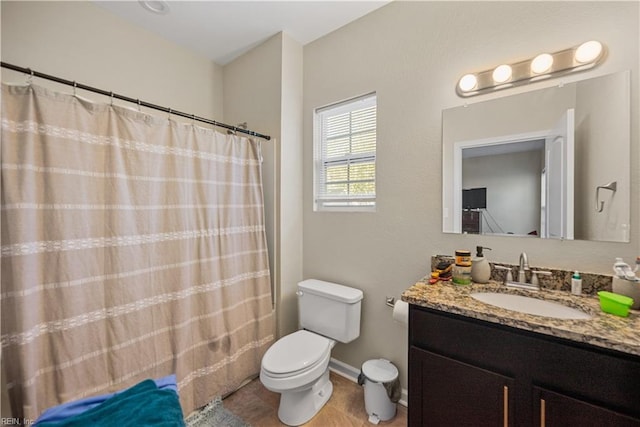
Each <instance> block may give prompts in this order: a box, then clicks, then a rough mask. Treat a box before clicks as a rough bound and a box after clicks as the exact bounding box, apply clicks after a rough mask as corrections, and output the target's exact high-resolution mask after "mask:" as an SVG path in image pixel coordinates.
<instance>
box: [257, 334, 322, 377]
mask: <svg viewBox="0 0 640 427" xmlns="http://www.w3.org/2000/svg"><path fill="white" fill-rule="evenodd" d="M331 347H332V340H330V339H328V338H325V337H323V336H321V335H317V334H314V333H313V332H309V331H306V330H300V331H297V332H294V333H292V334H289V335H287V336H284V337H282V338H280V339H279V340H278V341H276V342H275V343H274V344H273V345H272V346H271V347H270V348H269V349H268V350H267V352H266V353H265V355H264V357H263V358H262V369H263V370H264V371H265V373H267V374H268V375H269V376H270V377H273V378H283V377H290V376H294V375H298V374H301V373H303V372H305V371H308V370H311V369H313V368H314V367H315V366H316V365H318V364H319V363H321V362H323V361H325V359H327V356H329V354H330V353H331Z"/></svg>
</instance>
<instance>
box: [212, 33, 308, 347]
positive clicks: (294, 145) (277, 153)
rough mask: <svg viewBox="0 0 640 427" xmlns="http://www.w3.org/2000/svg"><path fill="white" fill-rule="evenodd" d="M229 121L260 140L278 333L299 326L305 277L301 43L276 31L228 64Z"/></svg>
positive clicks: (225, 76) (226, 119)
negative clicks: (258, 133) (243, 124)
mask: <svg viewBox="0 0 640 427" xmlns="http://www.w3.org/2000/svg"><path fill="white" fill-rule="evenodd" d="M224 86H225V93H224V112H225V121H226V122H228V123H237V122H239V121H248V122H249V127H251V128H254V129H261V130H262V131H263V132H265V133H267V134H269V135H271V136H272V137H273V139H272V140H271V141H269V142H264V143H263V144H262V147H263V154H264V159H265V161H264V164H263V176H264V184H265V187H264V191H265V210H266V221H267V225H268V228H267V239H268V241H269V251H270V254H269V256H270V263H271V270H272V278H273V283H274V286H275V296H276V297H275V304H276V307H277V326H278V334H279V335H285V334H287V333H289V332H292V331H293V330H295V329H296V328H297V304H296V298H295V290H296V284H297V283H298V282H299V281H300V280H301V279H302V204H301V203H300V200H301V199H302V143H301V141H302V117H301V116H302V46H301V45H300V44H299V43H298V42H296V41H295V40H294V39H292V38H291V37H290V36H288V35H287V34H285V33H280V34H277V35H275V36H273V37H271V38H270V39H269V40H267V41H266V42H264V43H263V44H261V45H260V46H258V47H256V48H254V49H252V50H251V51H249V52H247V53H246V54H244V55H242V56H241V57H239V58H237V59H236V60H234V61H232V62H231V63H229V64H227V65H225V66H224Z"/></svg>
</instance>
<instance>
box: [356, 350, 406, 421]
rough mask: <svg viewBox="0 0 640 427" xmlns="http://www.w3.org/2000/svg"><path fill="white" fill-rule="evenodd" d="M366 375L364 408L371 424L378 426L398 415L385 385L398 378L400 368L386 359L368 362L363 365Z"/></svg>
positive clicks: (363, 371) (363, 372)
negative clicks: (381, 422)
mask: <svg viewBox="0 0 640 427" xmlns="http://www.w3.org/2000/svg"><path fill="white" fill-rule="evenodd" d="M362 374H363V375H364V407H365V409H366V411H367V415H369V422H370V423H372V424H378V423H379V422H380V421H387V420H390V419H391V418H393V417H394V416H395V415H396V403H394V402H392V401H391V399H389V396H388V395H387V389H386V388H385V387H384V385H383V383H389V382H392V381H395V380H396V379H397V378H398V368H396V367H395V366H394V365H393V364H392V363H391V362H389V361H388V360H386V359H373V360H367V361H366V362H364V364H363V365H362Z"/></svg>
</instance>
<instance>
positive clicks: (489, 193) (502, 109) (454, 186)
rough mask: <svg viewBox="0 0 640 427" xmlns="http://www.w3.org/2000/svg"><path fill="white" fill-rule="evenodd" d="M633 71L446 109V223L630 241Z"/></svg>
mask: <svg viewBox="0 0 640 427" xmlns="http://www.w3.org/2000/svg"><path fill="white" fill-rule="evenodd" d="M630 129H631V113H630V72H629V71H623V72H619V73H615V74H610V75H606V76H602V77H595V78H591V79H587V80H582V81H578V82H574V83H569V84H563V85H560V86H556V87H550V88H546V89H540V90H535V91H530V92H525V93H520V94H516V95H512V96H507V97H503V98H497V99H492V100H489V101H485V102H479V103H476V104H471V105H466V106H462V107H455V108H451V109H448V110H444V111H443V113H442V156H443V164H442V171H443V172H442V173H443V176H442V183H443V188H442V206H443V210H442V231H443V232H445V233H470V234H483V235H509V236H520V237H534V238H535V237H537V238H555V239H567V240H571V239H578V240H594V241H610V242H628V241H629V225H630V224H629V222H630V190H631V189H630V182H631V179H630V168H631V159H630V152H631V149H630Z"/></svg>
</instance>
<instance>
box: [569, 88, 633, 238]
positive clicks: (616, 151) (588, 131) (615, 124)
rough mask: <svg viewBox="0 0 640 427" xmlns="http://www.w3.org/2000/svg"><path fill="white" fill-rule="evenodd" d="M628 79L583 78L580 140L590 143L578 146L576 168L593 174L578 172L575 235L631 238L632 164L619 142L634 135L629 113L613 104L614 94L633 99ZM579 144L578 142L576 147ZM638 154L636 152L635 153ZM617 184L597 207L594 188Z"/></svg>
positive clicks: (579, 99)
mask: <svg viewBox="0 0 640 427" xmlns="http://www.w3.org/2000/svg"><path fill="white" fill-rule="evenodd" d="M630 93H631V88H630V87H629V86H628V84H625V83H624V82H620V81H611V80H610V79H597V80H593V81H592V80H589V81H585V82H580V83H579V84H578V89H577V90H576V97H577V100H576V105H579V106H584V108H576V143H577V142H580V143H581V145H583V146H584V147H585V148H584V149H583V150H581V151H576V171H577V170H579V168H580V167H582V168H583V169H584V170H586V171H588V173H585V174H583V176H581V177H576V201H575V202H576V211H577V212H580V215H576V219H577V218H580V219H581V222H580V223H576V237H578V238H582V239H589V240H606V241H619V242H620V241H626V240H627V239H628V238H629V214H628V212H629V209H630V206H629V201H628V197H627V195H628V194H629V193H630V192H631V191H630V188H629V175H630V170H629V167H630V163H631V162H628V161H627V160H626V159H627V157H628V156H629V154H628V152H627V150H626V149H625V148H624V147H623V146H621V145H620V144H616V141H620V140H624V139H625V138H628V136H629V129H630V124H629V118H628V117H627V116H624V115H621V114H620V112H619V111H618V110H617V109H616V108H613V107H614V106H612V105H611V100H612V99H625V100H626V101H627V103H628V99H629V94H630ZM576 148H579V147H576ZM636 158H637V157H636ZM612 181H615V182H617V183H618V188H617V190H616V192H615V193H612V192H611V191H607V190H601V191H600V200H603V201H605V205H604V208H603V210H602V212H597V211H596V209H595V201H594V198H595V191H596V187H597V186H599V185H606V184H608V183H609V182H612ZM636 193H637V190H636Z"/></svg>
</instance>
